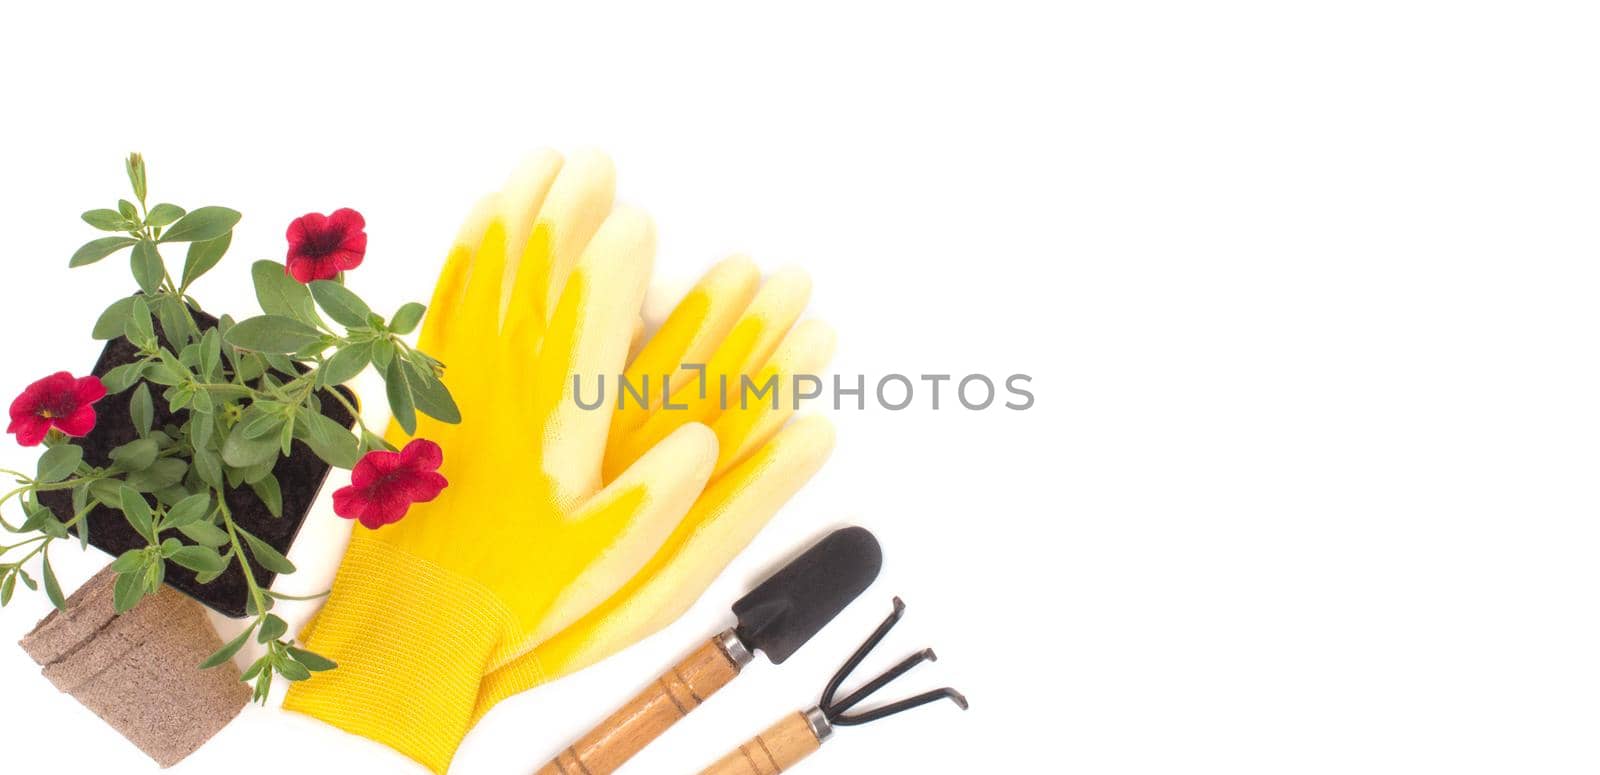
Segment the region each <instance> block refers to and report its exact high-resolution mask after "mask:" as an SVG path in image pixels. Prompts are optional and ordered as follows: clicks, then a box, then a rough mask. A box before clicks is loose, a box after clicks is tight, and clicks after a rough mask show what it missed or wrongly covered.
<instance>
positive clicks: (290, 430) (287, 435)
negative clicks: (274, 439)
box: [252, 417, 294, 484]
mask: <svg viewBox="0 0 1600 775" xmlns="http://www.w3.org/2000/svg"><path fill="white" fill-rule="evenodd" d="M278 451H279V452H281V453H283V456H284V457H288V456H289V455H290V453H292V452H293V451H294V418H292V417H291V418H289V419H288V420H286V421H285V422H284V423H283V427H282V428H279V429H278ZM255 481H260V480H255ZM253 483H254V482H252V484H253Z"/></svg>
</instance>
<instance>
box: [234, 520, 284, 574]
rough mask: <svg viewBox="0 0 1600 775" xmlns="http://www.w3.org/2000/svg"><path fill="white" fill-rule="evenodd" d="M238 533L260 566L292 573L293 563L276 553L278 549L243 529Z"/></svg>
mask: <svg viewBox="0 0 1600 775" xmlns="http://www.w3.org/2000/svg"><path fill="white" fill-rule="evenodd" d="M239 534H240V535H242V536H244V541H245V543H247V544H249V545H250V556H251V557H254V558H256V562H258V563H260V564H261V567H263V568H266V569H267V570H269V571H272V572H273V573H294V563H292V562H289V558H287V557H284V556H283V555H282V554H280V553H278V550H277V549H274V548H272V547H271V546H270V545H268V544H267V542H266V541H263V540H261V539H259V538H256V537H255V536H253V535H250V534H249V533H246V532H245V531H243V530H240V531H239Z"/></svg>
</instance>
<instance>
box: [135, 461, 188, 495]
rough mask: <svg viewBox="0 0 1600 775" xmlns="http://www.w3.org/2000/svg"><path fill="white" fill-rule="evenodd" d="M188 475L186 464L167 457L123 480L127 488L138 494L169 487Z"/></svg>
mask: <svg viewBox="0 0 1600 775" xmlns="http://www.w3.org/2000/svg"><path fill="white" fill-rule="evenodd" d="M187 473H189V464H188V462H186V461H184V460H181V459H179V458H174V457H169V458H163V459H161V460H157V461H156V462H154V463H151V464H150V467H149V468H146V469H145V470H143V471H137V472H135V473H132V474H129V475H128V478H127V479H126V480H125V481H126V482H127V483H128V486H129V487H132V488H134V489H136V490H138V491H140V492H156V491H157V490H163V489H166V488H168V487H171V486H173V485H175V484H177V483H179V482H181V481H183V477H184V475H185V474H187Z"/></svg>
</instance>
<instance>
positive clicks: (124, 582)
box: [111, 571, 145, 614]
mask: <svg viewBox="0 0 1600 775" xmlns="http://www.w3.org/2000/svg"><path fill="white" fill-rule="evenodd" d="M143 575H144V574H143V572H142V571H134V572H132V573H124V574H121V575H119V576H117V584H116V587H115V588H113V590H112V592H111V600H112V605H113V606H114V607H115V608H116V611H117V613H119V614H120V613H127V612H128V611H131V610H133V607H134V606H136V605H138V604H139V601H140V600H143V599H144V593H145V584H144V578H143Z"/></svg>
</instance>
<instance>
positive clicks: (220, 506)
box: [213, 490, 267, 617]
mask: <svg viewBox="0 0 1600 775" xmlns="http://www.w3.org/2000/svg"><path fill="white" fill-rule="evenodd" d="M213 492H215V493H216V495H217V510H218V511H219V512H221V513H222V522H223V524H224V525H227V527H228V542H229V543H230V544H231V545H232V546H233V551H232V552H231V554H232V555H233V556H234V557H236V558H238V560H239V569H240V570H242V571H244V583H245V587H247V588H248V589H249V591H250V600H251V602H253V603H255V605H256V616H258V617H259V616H262V615H264V614H266V612H267V606H266V601H265V600H264V599H263V598H262V596H261V587H260V585H258V584H256V576H255V574H254V573H252V572H250V561H249V559H247V558H246V557H245V554H244V544H243V543H242V542H241V541H240V540H239V529H238V527H237V526H235V525H234V524H233V512H230V511H229V510H228V503H227V501H226V500H224V499H223V493H222V491H220V490H213Z"/></svg>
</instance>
